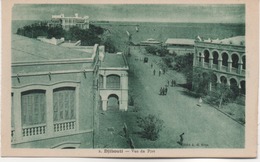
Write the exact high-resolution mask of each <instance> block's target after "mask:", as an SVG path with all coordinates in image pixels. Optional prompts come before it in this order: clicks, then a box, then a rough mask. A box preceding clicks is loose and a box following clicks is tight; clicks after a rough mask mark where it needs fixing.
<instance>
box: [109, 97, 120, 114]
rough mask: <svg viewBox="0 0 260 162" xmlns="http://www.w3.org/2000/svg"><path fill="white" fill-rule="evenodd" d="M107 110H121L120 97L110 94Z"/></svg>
mask: <svg viewBox="0 0 260 162" xmlns="http://www.w3.org/2000/svg"><path fill="white" fill-rule="evenodd" d="M107 110H119V97H118V95H116V94H110V95H108V97H107Z"/></svg>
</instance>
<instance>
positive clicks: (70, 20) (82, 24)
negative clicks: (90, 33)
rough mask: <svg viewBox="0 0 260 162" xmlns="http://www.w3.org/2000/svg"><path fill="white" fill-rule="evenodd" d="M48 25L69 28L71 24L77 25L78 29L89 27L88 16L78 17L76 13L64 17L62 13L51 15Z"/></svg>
mask: <svg viewBox="0 0 260 162" xmlns="http://www.w3.org/2000/svg"><path fill="white" fill-rule="evenodd" d="M48 25H49V26H58V25H61V26H62V28H63V29H65V30H69V29H70V28H71V27H73V26H77V27H79V28H80V29H88V28H89V17H88V16H84V17H79V15H78V14H77V13H76V14H75V16H74V17H65V16H64V14H60V15H52V17H51V22H49V24H48Z"/></svg>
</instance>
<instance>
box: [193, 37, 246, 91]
mask: <svg viewBox="0 0 260 162" xmlns="http://www.w3.org/2000/svg"><path fill="white" fill-rule="evenodd" d="M194 48H195V54H194V57H193V68H194V69H196V68H200V69H202V71H204V72H205V74H206V72H208V71H212V72H213V77H212V79H211V81H210V82H209V84H208V88H209V90H213V89H214V88H215V87H216V85H217V84H218V83H223V84H227V85H228V86H232V87H237V88H238V89H239V92H240V94H242V95H245V92H246V77H245V74H246V73H245V72H246V51H245V36H236V37H231V38H225V39H221V40H220V39H215V40H211V39H208V40H201V39H197V40H195V45H194ZM202 76H203V75H202ZM203 77H204V76H203Z"/></svg>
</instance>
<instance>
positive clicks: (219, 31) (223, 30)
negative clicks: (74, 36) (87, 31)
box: [12, 20, 245, 47]
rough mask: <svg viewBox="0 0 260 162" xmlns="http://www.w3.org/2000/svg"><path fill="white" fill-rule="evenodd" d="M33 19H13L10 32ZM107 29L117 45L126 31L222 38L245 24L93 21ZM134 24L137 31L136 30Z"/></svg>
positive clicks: (136, 38)
mask: <svg viewBox="0 0 260 162" xmlns="http://www.w3.org/2000/svg"><path fill="white" fill-rule="evenodd" d="M35 22H39V21H35V20H26V21H24V20H15V21H13V23H12V32H13V33H15V32H16V31H17V29H18V28H19V27H23V26H25V25H29V24H32V23H35ZM93 24H94V25H97V26H101V27H103V28H106V29H109V31H110V32H111V37H112V41H113V42H114V44H115V45H116V46H117V47H119V46H123V45H124V44H125V43H126V41H127V40H128V35H127V32H126V31H128V32H129V33H131V34H132V41H133V42H134V43H139V42H140V41H143V40H147V39H149V38H153V39H156V40H158V41H161V42H165V41H166V39H167V38H190V39H194V38H195V37H196V36H198V35H199V36H200V37H203V38H205V39H207V38H211V39H217V38H219V39H224V38H228V37H232V36H241V35H245V24H219V23H157V22H109V23H100V24H97V23H93ZM136 25H137V26H138V29H139V31H138V32H137V31H136ZM119 38H120V39H119Z"/></svg>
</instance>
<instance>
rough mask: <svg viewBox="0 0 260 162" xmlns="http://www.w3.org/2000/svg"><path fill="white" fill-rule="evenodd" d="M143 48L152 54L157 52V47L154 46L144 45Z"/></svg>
mask: <svg viewBox="0 0 260 162" xmlns="http://www.w3.org/2000/svg"><path fill="white" fill-rule="evenodd" d="M145 50H146V52H147V53H150V54H153V55H156V53H157V47H155V46H146V47H145Z"/></svg>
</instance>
